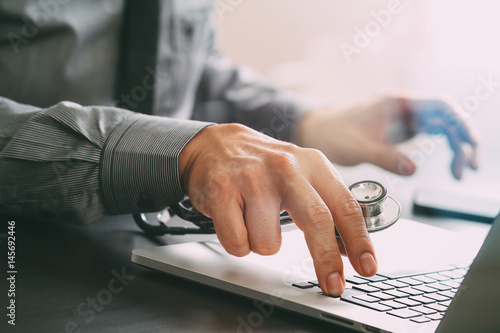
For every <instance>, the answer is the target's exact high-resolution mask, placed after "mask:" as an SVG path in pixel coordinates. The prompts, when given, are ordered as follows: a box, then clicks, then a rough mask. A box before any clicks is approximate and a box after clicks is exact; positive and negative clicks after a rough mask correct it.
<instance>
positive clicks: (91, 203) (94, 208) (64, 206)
mask: <svg viewBox="0 0 500 333" xmlns="http://www.w3.org/2000/svg"><path fill="white" fill-rule="evenodd" d="M208 125H210V123H206V122H196V121H190V120H177V119H170V118H163V117H155V116H148V115H142V114H136V113H133V112H130V111H126V110H122V109H119V108H113V107H100V106H99V107H92V106H90V107H84V106H81V105H78V104H75V103H69V102H62V103H59V104H57V105H55V106H53V107H50V108H47V109H39V108H36V107H32V106H27V105H22V104H18V103H15V102H13V101H11V100H8V99H5V98H0V209H1V210H2V211H3V212H4V213H6V214H8V215H13V216H22V217H31V218H35V217H36V218H37V219H43V220H48V221H59V222H66V223H73V224H88V223H91V222H93V221H95V220H97V219H99V218H101V217H103V216H105V215H115V214H125V213H138V212H148V211H158V210H161V209H163V208H165V207H166V206H168V205H169V204H172V203H174V202H176V201H179V200H180V199H182V197H183V196H184V193H183V190H182V187H181V183H180V179H179V169H178V157H179V154H180V152H181V151H182V149H183V148H184V147H185V145H186V144H187V143H188V142H189V141H190V140H191V138H193V137H194V136H195V135H196V134H197V133H198V132H199V131H200V130H202V129H203V128H205V127H206V126H208Z"/></svg>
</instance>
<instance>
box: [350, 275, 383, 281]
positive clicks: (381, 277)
mask: <svg viewBox="0 0 500 333" xmlns="http://www.w3.org/2000/svg"><path fill="white" fill-rule="evenodd" d="M354 277H356V278H358V279H363V280H367V281H370V282H380V281H385V280H387V278H386V277H383V276H380V275H378V274H375V275H374V276H370V277H366V276H359V275H354Z"/></svg>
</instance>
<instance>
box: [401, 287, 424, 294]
mask: <svg viewBox="0 0 500 333" xmlns="http://www.w3.org/2000/svg"><path fill="white" fill-rule="evenodd" d="M398 291H401V292H403V293H407V294H408V295H411V296H417V295H422V294H423V293H424V292H423V291H420V290H417V289H413V288H411V287H406V288H399V289H398Z"/></svg>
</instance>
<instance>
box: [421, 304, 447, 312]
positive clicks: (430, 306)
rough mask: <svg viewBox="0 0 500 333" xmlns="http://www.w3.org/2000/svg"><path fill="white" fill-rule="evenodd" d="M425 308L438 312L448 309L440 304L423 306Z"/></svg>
mask: <svg viewBox="0 0 500 333" xmlns="http://www.w3.org/2000/svg"><path fill="white" fill-rule="evenodd" d="M425 307H426V308H430V309H434V310H436V311H439V312H444V311H446V310H447V309H448V308H447V307H446V306H442V305H441V304H438V303H434V304H427V305H425Z"/></svg>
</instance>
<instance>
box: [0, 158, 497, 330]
mask: <svg viewBox="0 0 500 333" xmlns="http://www.w3.org/2000/svg"><path fill="white" fill-rule="evenodd" d="M438 159H440V160H441V164H440V165H439V168H440V170H441V169H442V173H443V174H444V175H446V174H447V172H448V171H447V169H446V168H445V167H444V166H443V165H442V157H439V158H438ZM433 163H434V162H433V161H432V159H431V158H429V161H427V165H422V166H421V170H422V171H421V172H420V174H417V175H416V176H415V177H411V178H401V177H396V178H390V177H394V176H391V175H389V174H388V173H385V172H383V171H381V170H378V169H376V168H374V167H371V166H370V167H367V166H360V167H357V168H351V169H343V168H341V170H340V171H341V174H342V175H343V176H344V179H345V180H346V182H347V183H350V182H354V181H356V180H359V178H360V176H359V175H362V178H365V179H366V178H371V179H375V180H379V181H381V182H385V183H386V184H387V182H392V183H391V184H392V185H394V186H392V185H391V184H387V185H388V188H389V191H390V192H392V193H391V194H393V195H394V196H395V197H397V198H398V199H399V200H400V201H401V203H402V206H403V216H404V217H410V218H411V217H413V216H412V213H411V195H412V192H413V190H414V189H415V188H416V187H417V186H418V185H419V184H422V182H423V181H422V179H425V180H426V181H428V182H432V179H434V180H435V179H440V182H441V184H443V181H442V179H445V178H443V177H442V176H441V175H440V172H441V171H435V170H436V169H433ZM426 168H430V169H431V170H434V171H432V172H431V173H430V174H432V175H433V177H431V179H429V177H425V175H429V171H427V173H426V172H425V169H426ZM486 173H488V170H486ZM495 174H496V172H495ZM487 176H488V174H487ZM388 177H389V178H388ZM446 177H448V176H446ZM470 177H474V176H470ZM496 177H497V178H496V181H498V176H496ZM394 179H396V180H397V181H394ZM446 179H447V178H446ZM472 180H473V183H474V184H476V183H477V182H476V181H475V180H474V178H472ZM450 181H451V180H450ZM444 184H445V185H446V186H448V185H447V183H446V181H445V182H444ZM391 186H392V187H391ZM464 186H467V187H471V186H473V185H471V184H468V183H467V181H466V182H465V185H464ZM1 219H2V222H1V225H2V226H4V227H3V230H0V233H5V232H6V227H5V225H6V222H7V220H8V217H1ZM417 219H420V220H423V221H424V222H426V223H433V224H434V225H437V226H441V227H444V228H451V229H457V228H458V230H461V231H464V232H470V233H471V234H474V233H477V234H481V235H484V233H485V232H486V231H487V229H488V228H489V226H488V225H485V224H477V223H470V222H464V221H461V222H459V221H455V220H450V219H440V220H429V219H425V218H422V217H417ZM207 237H213V236H189V237H188V236H170V237H165V238H162V239H160V240H158V239H151V238H147V237H146V236H145V235H144V234H143V233H142V232H141V231H140V230H139V229H138V228H137V227H136V226H135V224H134V222H133V220H132V218H131V216H115V217H108V218H105V219H103V220H101V221H99V222H96V223H94V224H92V225H90V226H86V227H78V226H72V225H57V224H40V223H36V222H34V221H16V263H17V272H18V273H17V280H16V298H15V299H16V326H15V327H12V326H9V325H7V323H6V321H7V320H6V317H5V314H2V318H3V319H2V324H1V325H2V326H3V327H6V326H7V327H8V330H7V332H48V333H55V332H159V331H161V332H169V331H172V332H178V331H182V332H184V331H190V332H201V331H202V332H228V331H229V332H249V331H250V330H249V329H248V327H249V326H247V327H246V328H244V327H242V326H241V322H242V321H246V322H248V319H249V317H250V320H252V318H254V319H253V320H255V318H256V317H252V314H253V313H255V311H256V310H257V309H256V307H255V306H254V305H253V304H252V301H251V300H248V299H244V298H241V297H238V296H234V295H230V294H227V293H223V292H220V291H217V290H215V289H211V288H208V287H204V286H201V285H197V284H195V283H191V282H188V281H184V280H181V279H179V278H175V277H172V276H168V275H164V274H162V273H158V272H154V271H151V270H148V269H146V268H143V267H139V266H137V265H135V264H133V263H132V262H130V254H131V251H132V250H133V249H134V248H143V247H151V246H156V245H164V244H172V243H178V242H183V241H192V240H201V239H207ZM4 245H5V239H2V245H1V247H2V252H1V253H2V255H4V254H5V253H6V252H7V251H6V249H5V246H4ZM4 250H5V251H4ZM1 260H2V261H3V262H5V261H6V259H5V257H3V258H2V259H1ZM4 267H5V265H2V271H1V272H0V274H1V280H2V282H1V283H2V287H1V289H0V293H1V295H2V296H1V299H2V309H3V310H2V311H6V310H5V306H6V305H7V303H6V301H5V300H6V294H7V292H6V291H7V290H8V288H7V284H6V278H5V272H6V270H5V269H4ZM124 274H125V275H128V276H124ZM117 275H118V276H119V277H117ZM132 278H133V279H132ZM261 318H262V317H261ZM257 319H258V318H257ZM254 323H255V322H254ZM257 324H259V325H258V329H255V330H253V329H252V330H253V331H255V332H256V331H260V332H330V331H331V330H332V325H331V324H327V323H323V322H320V321H318V320H314V319H310V318H307V317H305V316H300V315H297V314H294V313H290V312H287V311H284V310H276V311H275V312H274V313H272V314H271V315H270V316H269V317H265V318H263V320H262V322H257ZM335 329H336V331H337V332H348V330H345V329H343V328H335ZM2 331H3V332H5V331H6V330H2Z"/></svg>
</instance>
